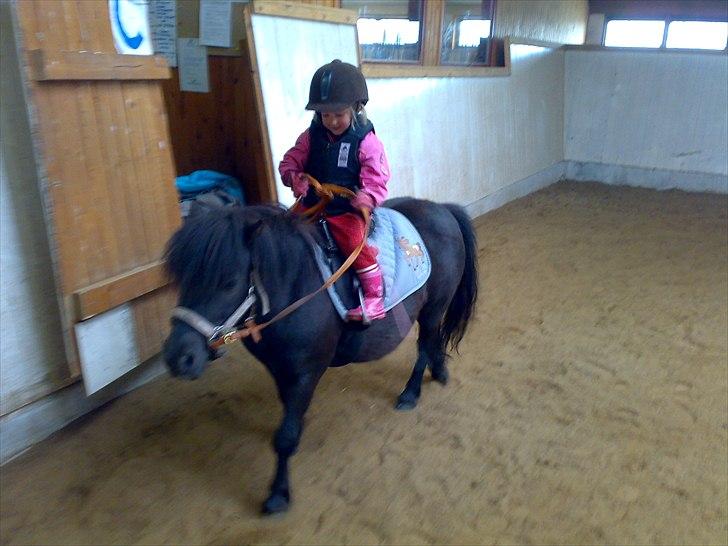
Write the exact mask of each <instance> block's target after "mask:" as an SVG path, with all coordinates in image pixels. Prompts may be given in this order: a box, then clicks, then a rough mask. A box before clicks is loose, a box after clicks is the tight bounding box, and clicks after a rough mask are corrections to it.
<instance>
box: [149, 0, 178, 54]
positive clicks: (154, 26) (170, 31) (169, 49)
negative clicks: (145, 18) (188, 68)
mask: <svg viewBox="0 0 728 546" xmlns="http://www.w3.org/2000/svg"><path fill="white" fill-rule="evenodd" d="M149 27H150V30H151V31H152V43H153V44H154V53H155V54H157V55H162V56H163V57H164V58H165V59H167V64H168V65H169V66H177V0H151V1H150V3H149Z"/></svg>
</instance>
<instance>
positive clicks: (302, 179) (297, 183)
mask: <svg viewBox="0 0 728 546" xmlns="http://www.w3.org/2000/svg"><path fill="white" fill-rule="evenodd" d="M291 189H292V190H293V196H294V197H301V196H302V195H306V193H307V192H308V177H307V176H306V175H305V174H303V173H295V174H292V175H291Z"/></svg>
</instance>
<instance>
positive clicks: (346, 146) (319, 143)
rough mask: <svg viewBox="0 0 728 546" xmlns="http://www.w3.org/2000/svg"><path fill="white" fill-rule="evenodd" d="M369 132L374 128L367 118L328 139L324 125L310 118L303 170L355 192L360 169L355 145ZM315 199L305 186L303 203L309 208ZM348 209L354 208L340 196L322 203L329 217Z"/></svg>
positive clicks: (352, 209)
mask: <svg viewBox="0 0 728 546" xmlns="http://www.w3.org/2000/svg"><path fill="white" fill-rule="evenodd" d="M370 131H374V126H373V125H372V123H371V122H370V121H367V122H366V124H364V125H357V127H356V128H354V127H353V126H352V127H349V129H348V130H347V131H346V132H345V133H344V134H342V135H341V136H340V137H339V139H338V140H336V141H335V142H332V141H331V140H330V139H329V132H328V130H327V129H326V127H324V126H323V124H322V123H321V122H319V121H317V120H314V121H313V122H312V123H311V127H309V129H308V134H309V137H310V143H311V144H310V148H309V152H308V161H307V162H306V172H307V173H309V174H310V175H311V176H313V177H314V178H316V179H317V180H318V181H319V182H321V183H328V184H337V185H338V186H343V187H345V188H347V189H350V190H351V191H353V192H356V191H357V190H358V189H359V184H360V182H359V173H360V171H361V165H360V164H359V145H360V144H361V141H362V140H363V139H364V137H365V136H367V134H369V132H370ZM317 202H318V196H317V195H316V193H315V192H314V191H313V189H309V191H308V193H307V194H306V197H305V198H304V200H303V204H304V205H305V206H306V207H311V206H313V205H315V204H316V203H317ZM352 211H354V208H353V207H352V206H351V205H349V201H348V199H346V198H344V197H334V199H333V200H332V201H331V203H329V204H328V205H327V206H326V214H328V215H330V216H334V215H337V214H343V213H345V212H352Z"/></svg>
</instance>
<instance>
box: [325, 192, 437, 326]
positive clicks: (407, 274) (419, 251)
mask: <svg viewBox="0 0 728 546" xmlns="http://www.w3.org/2000/svg"><path fill="white" fill-rule="evenodd" d="M319 226H320V227H319V229H320V230H321V232H322V240H323V241H324V243H323V244H322V245H314V248H313V251H314V255H315V256H316V263H317V264H318V267H319V271H320V272H321V277H322V279H323V280H326V279H328V278H329V277H330V276H331V274H332V272H333V271H336V270H337V269H338V268H339V266H340V265H341V264H342V263H343V262H344V260H345V258H346V257H345V256H343V255H342V254H341V252H340V251H339V249H338V247H337V246H336V244H335V243H334V241H333V238H332V237H331V234H330V232H329V231H328V227H327V225H326V220H325V219H321V220H319ZM367 242H368V243H369V244H370V245H373V246H375V247H377V249H378V250H379V254H378V256H377V262H379V267H380V268H381V270H382V279H383V281H384V309H385V310H386V311H389V310H390V309H392V308H393V307H394V306H396V305H397V304H399V303H401V302H402V300H404V299H405V298H407V297H408V296H409V295H410V294H412V293H413V292H415V291H417V290H419V289H420V288H421V287H422V286H423V285H424V284H425V282H426V281H427V279H428V278H429V276H430V271H431V269H432V264H431V262H430V255H429V254H428V252H427V248H426V247H425V243H424V241H423V240H422V237H421V236H420V234H419V233H418V232H417V230H416V229H415V227H414V226H413V225H412V223H411V222H410V221H409V220H408V219H407V217H405V216H404V215H403V214H402V213H400V212H397V211H396V210H394V209H390V208H386V207H378V208H376V209H374V212H373V213H372V229H371V230H370V233H369V236H368V238H367ZM328 294H329V297H330V298H331V301H332V303H333V305H334V308H335V309H336V311H337V312H338V313H339V315H340V316H341V318H342V320H344V321H346V320H347V319H346V311H347V309H350V308H352V307H356V306H357V305H360V304H361V303H362V300H363V294H362V291H361V287H360V286H359V280H358V278H357V276H356V275H355V274H354V273H353V272H351V274H347V275H344V276H343V277H342V278H341V279H339V281H338V282H337V283H336V284H334V285H333V286H331V287H329V288H328Z"/></svg>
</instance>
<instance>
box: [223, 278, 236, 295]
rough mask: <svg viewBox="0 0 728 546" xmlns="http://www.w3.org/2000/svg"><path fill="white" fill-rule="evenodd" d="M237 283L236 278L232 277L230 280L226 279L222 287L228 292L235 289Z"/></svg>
mask: <svg viewBox="0 0 728 546" xmlns="http://www.w3.org/2000/svg"><path fill="white" fill-rule="evenodd" d="M237 285H238V283H237V281H236V280H235V279H232V280H229V281H225V282H224V283H223V284H222V289H223V290H225V291H226V292H229V291H231V290H232V289H234V288H235V287H236V286H237Z"/></svg>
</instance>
